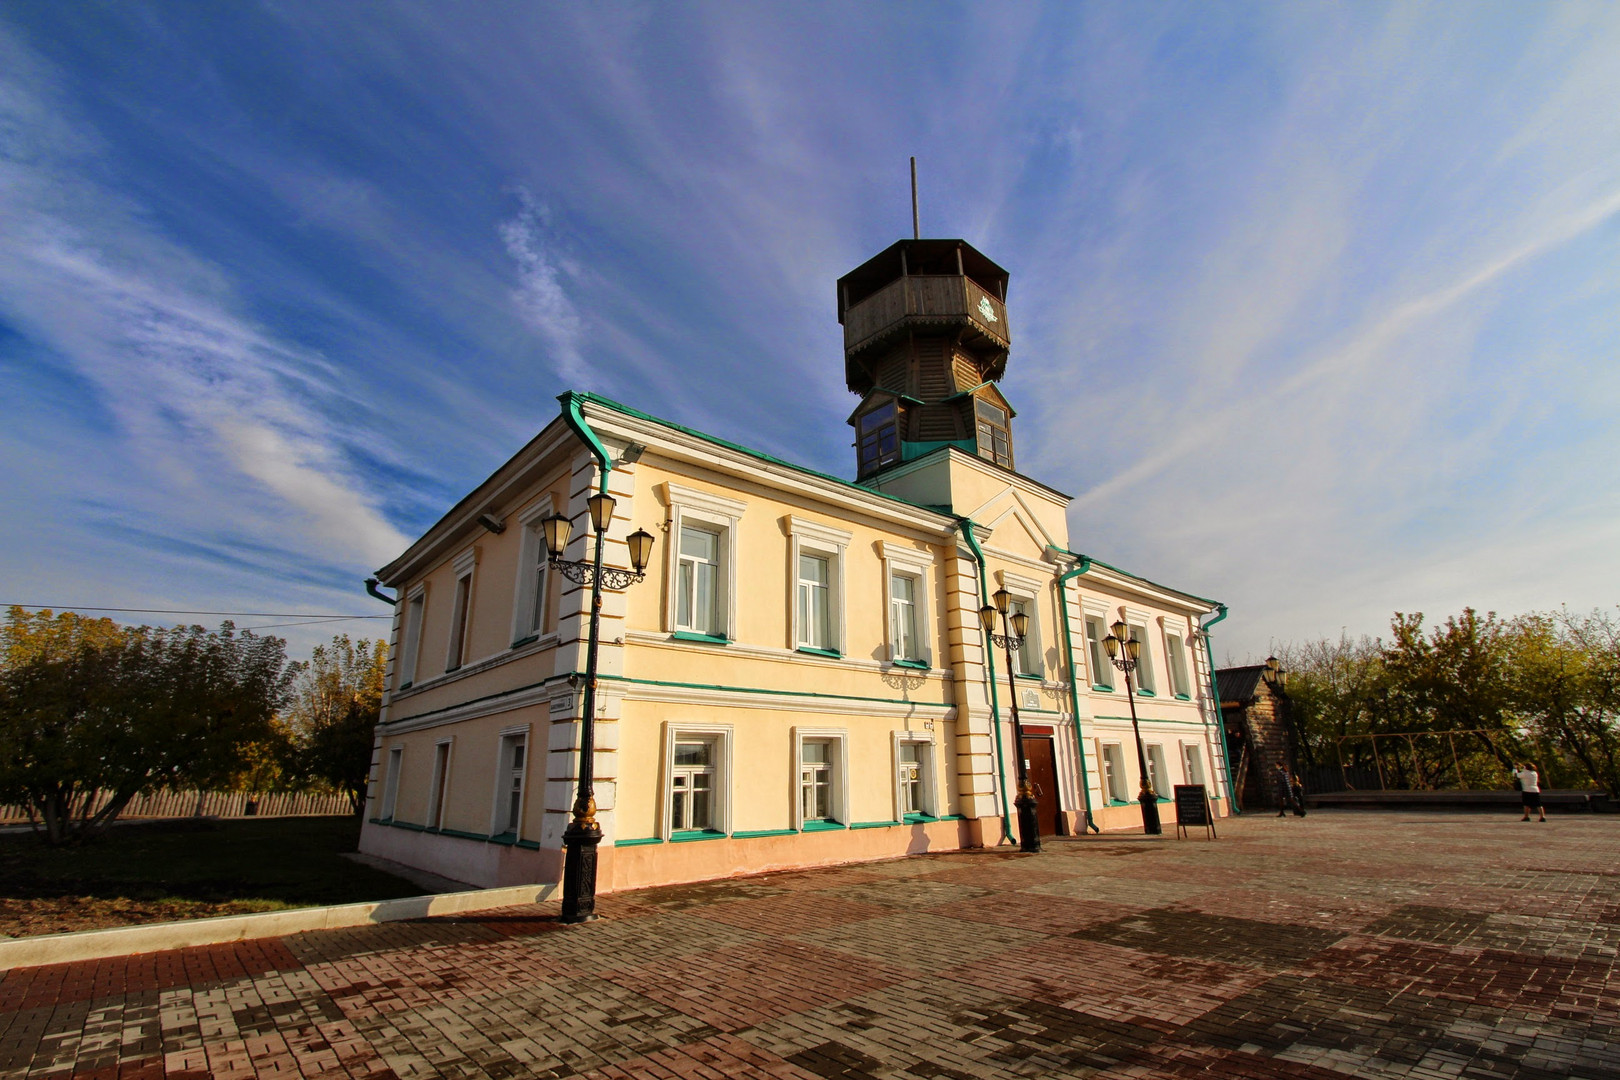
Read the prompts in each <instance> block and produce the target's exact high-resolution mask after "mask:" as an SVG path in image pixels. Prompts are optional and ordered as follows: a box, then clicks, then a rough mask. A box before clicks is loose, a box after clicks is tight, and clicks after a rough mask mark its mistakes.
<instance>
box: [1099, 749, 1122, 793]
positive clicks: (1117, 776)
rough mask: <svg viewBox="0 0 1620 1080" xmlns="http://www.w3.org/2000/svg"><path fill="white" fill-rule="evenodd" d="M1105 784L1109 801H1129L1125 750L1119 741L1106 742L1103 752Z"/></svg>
mask: <svg viewBox="0 0 1620 1080" xmlns="http://www.w3.org/2000/svg"><path fill="white" fill-rule="evenodd" d="M1099 757H1101V759H1102V767H1103V786H1104V787H1105V788H1106V789H1107V792H1106V794H1107V795H1108V801H1109V802H1127V801H1129V796H1130V788H1129V787H1128V786H1127V785H1126V783H1125V751H1124V748H1122V747H1121V746H1120V745H1119V743H1104V744H1103V748H1102V753H1101V754H1100V755H1099Z"/></svg>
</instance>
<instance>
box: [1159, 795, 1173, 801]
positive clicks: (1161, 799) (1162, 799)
mask: <svg viewBox="0 0 1620 1080" xmlns="http://www.w3.org/2000/svg"><path fill="white" fill-rule="evenodd" d="M1157 801H1158V802H1169V801H1170V800H1169V799H1167V798H1165V797H1164V796H1163V795H1160V796H1159V798H1158V800H1157Z"/></svg>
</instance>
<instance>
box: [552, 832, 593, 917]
mask: <svg viewBox="0 0 1620 1080" xmlns="http://www.w3.org/2000/svg"><path fill="white" fill-rule="evenodd" d="M601 842H602V827H601V826H600V825H597V824H596V823H595V822H592V823H591V824H590V825H589V826H585V827H581V826H580V825H578V824H577V823H576V824H571V825H569V826H568V828H567V829H565V830H564V831H563V902H562V916H561V921H563V922H565V923H582V922H590V921H592V920H593V919H595V918H596V917H597V916H596V848H597V845H599V844H600V843H601Z"/></svg>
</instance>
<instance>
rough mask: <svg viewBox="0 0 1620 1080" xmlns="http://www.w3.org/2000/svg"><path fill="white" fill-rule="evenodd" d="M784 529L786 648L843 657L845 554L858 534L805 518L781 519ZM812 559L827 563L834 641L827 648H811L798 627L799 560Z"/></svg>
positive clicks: (830, 623) (829, 626)
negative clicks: (786, 600)
mask: <svg viewBox="0 0 1620 1080" xmlns="http://www.w3.org/2000/svg"><path fill="white" fill-rule="evenodd" d="M782 525H783V527H784V528H786V529H787V534H788V620H787V621H788V635H787V647H788V648H789V649H798V648H801V647H810V648H823V649H825V650H826V651H828V652H835V653H839V654H842V653H844V652H845V651H846V650H845V644H846V639H845V636H844V609H845V603H844V581H845V574H844V552H845V550H846V549H847V548H848V547H849V542H850V541H851V540H852V539H854V537H855V534H854V533H852V532H849V531H847V530H845V529H838V528H834V527H833V526H831V525H826V524H823V523H822V522H819V521H809V520H807V519H805V518H801V517H794V516H793V515H791V514H790V515H787V516H785V517H783V518H782ZM801 555H811V556H816V557H820V558H823V559H826V560H827V577H828V581H827V592H828V601H827V603H828V612H827V622H828V630H829V633H830V634H831V636H832V641H831V642H829V643H827V644H826V645H824V646H808V645H807V644H806V643H805V642H804V640H803V638H804V630H803V628H802V627H801V626H800V625H799V557H800V556H801Z"/></svg>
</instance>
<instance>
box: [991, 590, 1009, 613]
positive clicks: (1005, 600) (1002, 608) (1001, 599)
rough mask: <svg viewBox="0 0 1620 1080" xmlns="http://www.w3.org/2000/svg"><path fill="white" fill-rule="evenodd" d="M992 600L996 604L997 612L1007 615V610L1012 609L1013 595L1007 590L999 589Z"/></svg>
mask: <svg viewBox="0 0 1620 1080" xmlns="http://www.w3.org/2000/svg"><path fill="white" fill-rule="evenodd" d="M991 599H992V600H994V601H995V602H996V610H997V611H999V612H1001V613H1002V614H1003V615H1005V614H1007V609H1008V608H1010V607H1012V593H1010V592H1008V591H1007V590H1006V589H997V590H996V591H995V595H994V596H992V597H991Z"/></svg>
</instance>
